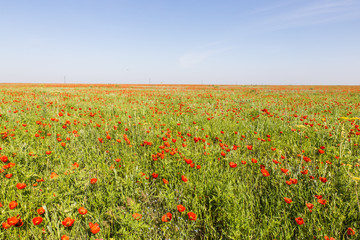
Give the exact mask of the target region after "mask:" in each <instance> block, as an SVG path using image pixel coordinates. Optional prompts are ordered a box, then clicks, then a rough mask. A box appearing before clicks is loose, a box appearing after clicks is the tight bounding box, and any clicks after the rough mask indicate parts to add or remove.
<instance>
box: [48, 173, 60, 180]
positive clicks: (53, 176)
mask: <svg viewBox="0 0 360 240" xmlns="http://www.w3.org/2000/svg"><path fill="white" fill-rule="evenodd" d="M58 176H59V175H57V174H56V173H55V172H52V173H51V175H50V178H51V179H54V178H56V177H58Z"/></svg>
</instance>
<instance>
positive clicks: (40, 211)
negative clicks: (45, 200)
mask: <svg viewBox="0 0 360 240" xmlns="http://www.w3.org/2000/svg"><path fill="white" fill-rule="evenodd" d="M37 213H38V214H40V215H42V214H44V213H45V209H44V208H43V207H41V208H39V209H38V210H37Z"/></svg>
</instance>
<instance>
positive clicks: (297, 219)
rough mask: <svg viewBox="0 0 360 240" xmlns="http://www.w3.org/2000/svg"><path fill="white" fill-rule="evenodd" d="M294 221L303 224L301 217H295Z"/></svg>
mask: <svg viewBox="0 0 360 240" xmlns="http://www.w3.org/2000/svg"><path fill="white" fill-rule="evenodd" d="M295 221H296V223H297V224H299V225H302V224H304V219H303V218H301V217H298V218H295Z"/></svg>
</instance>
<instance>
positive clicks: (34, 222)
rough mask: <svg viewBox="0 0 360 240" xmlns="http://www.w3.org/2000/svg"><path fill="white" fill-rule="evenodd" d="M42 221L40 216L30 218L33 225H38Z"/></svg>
mask: <svg viewBox="0 0 360 240" xmlns="http://www.w3.org/2000/svg"><path fill="white" fill-rule="evenodd" d="M42 221H43V218H42V217H34V218H33V220H32V222H33V224H34V225H39V224H41V222H42Z"/></svg>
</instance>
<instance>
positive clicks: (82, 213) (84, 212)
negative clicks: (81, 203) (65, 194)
mask: <svg viewBox="0 0 360 240" xmlns="http://www.w3.org/2000/svg"><path fill="white" fill-rule="evenodd" d="M78 211H79V213H80V214H81V215H85V214H87V212H88V210H87V209H86V208H84V207H79V209H78Z"/></svg>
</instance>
